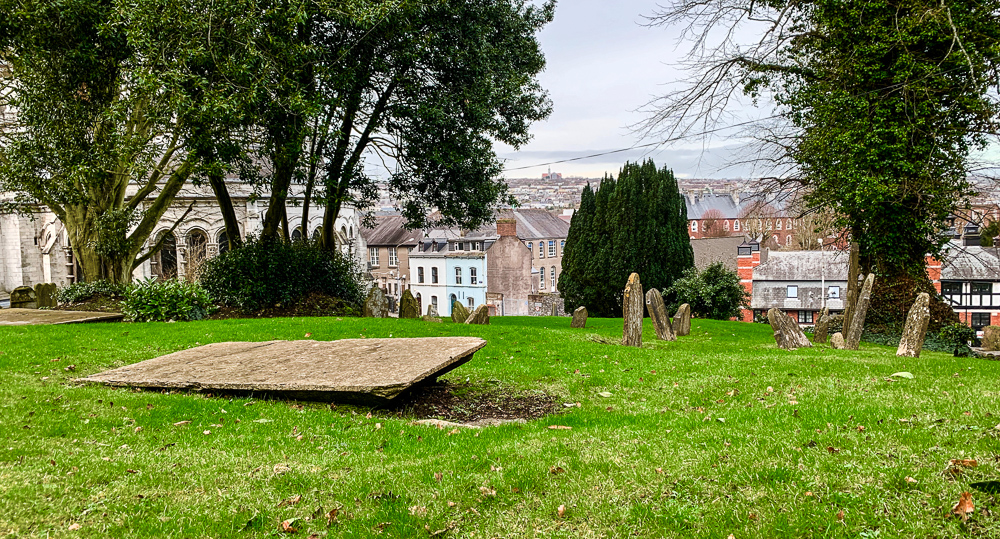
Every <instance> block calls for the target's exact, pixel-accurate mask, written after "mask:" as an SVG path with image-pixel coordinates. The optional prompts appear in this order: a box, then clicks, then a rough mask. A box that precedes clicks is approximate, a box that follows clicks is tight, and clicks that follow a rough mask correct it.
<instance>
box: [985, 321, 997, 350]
mask: <svg viewBox="0 0 1000 539" xmlns="http://www.w3.org/2000/svg"><path fill="white" fill-rule="evenodd" d="M982 348H983V350H985V351H987V352H997V351H1000V326H986V327H984V328H983V346H982Z"/></svg>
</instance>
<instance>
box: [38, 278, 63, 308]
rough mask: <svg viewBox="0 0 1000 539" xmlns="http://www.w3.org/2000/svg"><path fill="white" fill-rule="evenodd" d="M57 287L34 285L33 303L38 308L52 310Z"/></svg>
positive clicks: (52, 284) (53, 285)
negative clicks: (35, 303) (34, 302)
mask: <svg viewBox="0 0 1000 539" xmlns="http://www.w3.org/2000/svg"><path fill="white" fill-rule="evenodd" d="M57 292H58V287H56V284H55V283H38V284H36V285H35V301H36V302H37V303H38V308H40V309H41V308H45V309H54V308H55V307H56V303H57V302H56V294H57Z"/></svg>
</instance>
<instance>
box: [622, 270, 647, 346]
mask: <svg viewBox="0 0 1000 539" xmlns="http://www.w3.org/2000/svg"><path fill="white" fill-rule="evenodd" d="M643 303H644V302H643V298H642V283H640V282H639V274H638V273H633V274H632V275H629V278H628V283H626V284H625V292H624V295H623V296H622V318H623V319H624V324H625V327H624V329H623V330H622V344H624V345H625V346H636V347H641V346H642V318H643V309H644V308H645V306H644V305H643Z"/></svg>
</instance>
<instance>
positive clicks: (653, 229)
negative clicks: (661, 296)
mask: <svg viewBox="0 0 1000 539" xmlns="http://www.w3.org/2000/svg"><path fill="white" fill-rule="evenodd" d="M693 266H694V251H693V250H692V248H691V241H690V238H689V237H688V233H687V207H686V205H685V204H684V199H683V197H682V196H681V194H680V191H679V189H678V187H677V180H676V179H675V178H674V174H673V172H672V171H671V170H669V169H667V168H661V169H657V168H656V165H655V164H654V163H653V162H652V161H651V160H647V161H645V162H643V163H642V164H638V163H625V165H624V166H623V167H622V169H621V172H620V173H619V174H618V179H617V180H615V179H614V178H613V177H611V176H606V177H605V178H604V179H603V180H602V181H601V185H600V187H599V188H598V189H597V191H596V192H594V191H593V190H592V189H591V188H590V186H589V185H587V187H586V188H584V192H583V195H582V197H581V200H580V209H579V210H578V211H577V212H576V213H575V214H574V215H573V220H572V221H571V222H570V228H569V235H568V236H567V238H566V248H565V250H564V254H563V264H562V275H561V276H560V278H559V292H560V294H561V295H562V297H563V298H564V300H565V302H566V307H567V308H568V309H575V308H576V307H578V306H580V305H583V306H585V307H587V310H588V311H589V312H590V314H591V315H594V316H609V317H610V316H620V315H621V308H622V290H623V289H624V287H625V283H626V281H628V276H629V275H630V274H631V273H633V272H636V273H638V274H639V277H640V279H641V280H642V284H643V286H644V287H646V288H657V289H660V290H665V289H666V288H668V287H670V286H671V284H673V282H674V281H675V280H676V279H678V278H679V277H680V276H681V275H682V274H683V273H684V271H685V270H687V269H688V268H691V267H693Z"/></svg>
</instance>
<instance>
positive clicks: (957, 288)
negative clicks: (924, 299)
mask: <svg viewBox="0 0 1000 539" xmlns="http://www.w3.org/2000/svg"><path fill="white" fill-rule="evenodd" d="M941 293H942V294H947V295H958V294H961V293H962V283H941Z"/></svg>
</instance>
